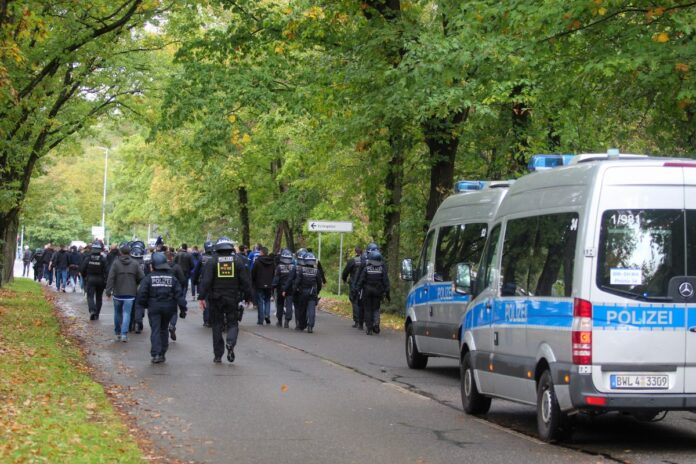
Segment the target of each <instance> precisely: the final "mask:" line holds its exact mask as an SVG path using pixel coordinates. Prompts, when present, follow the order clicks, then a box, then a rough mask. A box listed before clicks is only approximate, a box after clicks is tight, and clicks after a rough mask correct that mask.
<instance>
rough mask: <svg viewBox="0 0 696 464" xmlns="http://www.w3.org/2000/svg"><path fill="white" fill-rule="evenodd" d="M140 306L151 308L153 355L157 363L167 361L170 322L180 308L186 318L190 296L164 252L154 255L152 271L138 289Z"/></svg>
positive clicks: (137, 302)
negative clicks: (173, 273) (187, 294)
mask: <svg viewBox="0 0 696 464" xmlns="http://www.w3.org/2000/svg"><path fill="white" fill-rule="evenodd" d="M136 306H139V307H141V308H147V318H148V321H149V322H150V329H151V333H150V355H151V356H152V362H153V363H154V364H159V363H163V362H165V361H166V358H165V354H166V353H167V348H168V347H169V330H168V328H169V320H170V319H171V318H172V316H174V314H175V313H176V307H177V306H179V317H180V318H182V319H184V318H185V317H186V294H185V293H184V292H183V289H182V288H181V284H180V283H179V281H178V280H177V279H176V278H174V276H173V275H172V273H171V269H170V268H169V264H168V263H167V258H166V257H165V256H164V254H163V253H154V254H153V255H152V272H150V273H149V274H148V275H147V276H146V277H145V278H144V279H143V281H142V282H141V284H140V287H139V288H138V297H137V299H136Z"/></svg>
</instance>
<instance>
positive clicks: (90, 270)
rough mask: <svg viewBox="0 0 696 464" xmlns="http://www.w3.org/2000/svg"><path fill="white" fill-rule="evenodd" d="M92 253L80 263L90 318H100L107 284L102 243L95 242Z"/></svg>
mask: <svg viewBox="0 0 696 464" xmlns="http://www.w3.org/2000/svg"><path fill="white" fill-rule="evenodd" d="M90 251H91V253H90V254H89V255H88V257H87V259H84V260H83V261H82V263H81V265H80V273H81V274H82V278H83V279H84V281H85V287H86V289H87V307H88V308H89V320H90V321H95V320H97V319H99V313H100V312H101V308H102V295H103V293H104V287H105V286H106V278H107V273H106V258H104V257H103V256H102V255H101V251H102V245H101V243H99V242H94V243H93V244H92V246H91V247H90Z"/></svg>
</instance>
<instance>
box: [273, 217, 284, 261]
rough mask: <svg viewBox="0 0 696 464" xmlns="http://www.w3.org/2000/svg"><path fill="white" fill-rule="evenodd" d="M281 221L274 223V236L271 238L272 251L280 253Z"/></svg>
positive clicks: (281, 239)
mask: <svg viewBox="0 0 696 464" xmlns="http://www.w3.org/2000/svg"><path fill="white" fill-rule="evenodd" d="M283 229H284V227H283V223H282V222H280V223H278V224H277V225H276V231H275V237H274V239H273V253H274V254H276V255H277V254H278V253H280V245H281V244H282V242H283Z"/></svg>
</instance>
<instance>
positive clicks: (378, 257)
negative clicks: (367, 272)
mask: <svg viewBox="0 0 696 464" xmlns="http://www.w3.org/2000/svg"><path fill="white" fill-rule="evenodd" d="M367 264H369V265H370V266H381V265H382V253H380V252H379V251H378V250H373V251H371V252H369V253H368V254H367Z"/></svg>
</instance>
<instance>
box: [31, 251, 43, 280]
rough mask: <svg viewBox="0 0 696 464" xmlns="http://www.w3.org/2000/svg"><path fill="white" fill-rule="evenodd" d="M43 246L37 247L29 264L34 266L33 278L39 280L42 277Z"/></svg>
mask: <svg viewBox="0 0 696 464" xmlns="http://www.w3.org/2000/svg"><path fill="white" fill-rule="evenodd" d="M43 254H44V249H43V248H37V249H36V250H35V251H34V254H33V255H32V258H31V264H32V266H34V280H35V281H37V282H41V278H42V277H43Z"/></svg>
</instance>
